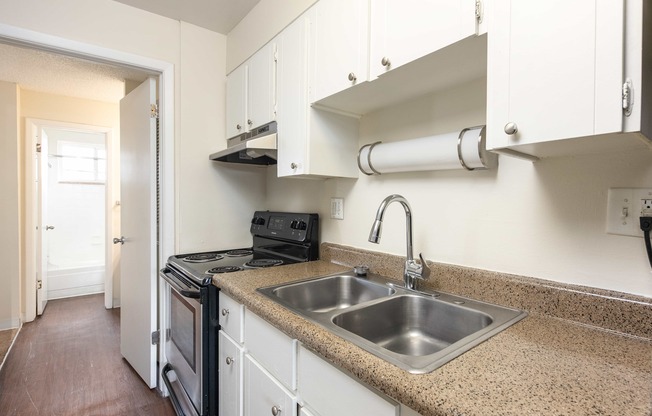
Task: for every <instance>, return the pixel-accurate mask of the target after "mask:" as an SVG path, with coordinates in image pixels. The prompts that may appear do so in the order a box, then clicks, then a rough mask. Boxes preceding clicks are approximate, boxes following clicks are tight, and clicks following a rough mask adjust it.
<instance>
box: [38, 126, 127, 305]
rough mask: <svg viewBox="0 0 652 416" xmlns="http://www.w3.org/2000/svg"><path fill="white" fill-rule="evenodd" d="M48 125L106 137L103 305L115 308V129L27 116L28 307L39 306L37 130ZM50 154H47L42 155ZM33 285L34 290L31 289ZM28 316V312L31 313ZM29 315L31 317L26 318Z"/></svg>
mask: <svg viewBox="0 0 652 416" xmlns="http://www.w3.org/2000/svg"><path fill="white" fill-rule="evenodd" d="M46 128H54V129H58V130H67V131H77V132H93V133H103V134H104V137H105V142H104V143H105V146H106V155H107V164H106V176H107V177H106V183H105V185H106V186H105V193H104V197H105V205H104V219H105V221H104V232H105V234H106V238H105V240H106V241H105V247H106V248H105V250H104V253H105V254H104V261H105V271H106V273H105V276H104V306H105V307H106V308H107V309H109V308H112V307H113V261H112V260H113V250H114V248H113V244H110V240H111V237H112V233H113V224H114V218H113V209H112V208H113V203H114V201H113V199H114V198H113V174H114V172H113V157H114V156H113V152H112V151H111V149H112V146H113V138H112V135H111V133H112V128H111V127H101V126H91V125H86V124H77V123H67V122H62V121H55V120H42V119H35V118H26V119H25V206H26V207H28V210H27V212H26V214H25V230H28V231H27V232H26V233H25V276H26V279H27V281H26V282H25V288H26V293H25V304H26V306H27V308H29V310H31V309H32V307H31V305H32V304H33V305H35V306H36V301H37V299H36V279H31V278H30V277H29V276H35V275H36V270H35V266H36V263H37V260H38V259H37V257H36V256H37V254H36V250H35V249H36V241H37V239H36V233H37V231H38V230H37V229H36V228H37V226H38V224H39V218H38V213H37V211H36V210H35V208H36V204H39V203H40V197H41V196H40V195H39V194H38V188H37V186H36V180H37V179H38V178H37V177H36V175H37V174H36V172H37V170H36V166H34V163H35V161H36V143H37V142H38V139H39V137H37V136H38V132H40V131H41V130H43V129H46ZM41 157H47V155H41ZM32 287H33V289H34V290H32ZM28 315H29V314H28ZM26 318H28V317H26Z"/></svg>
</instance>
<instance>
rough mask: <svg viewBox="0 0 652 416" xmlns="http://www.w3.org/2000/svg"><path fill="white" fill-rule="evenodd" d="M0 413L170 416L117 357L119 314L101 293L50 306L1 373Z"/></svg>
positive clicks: (25, 331) (165, 404)
mask: <svg viewBox="0 0 652 416" xmlns="http://www.w3.org/2000/svg"><path fill="white" fill-rule="evenodd" d="M0 415H3V416H13V415H16V416H18V415H20V416H31V415H34V416H54V415H56V416H68V415H90V416H96V415H97V416H114V415H157V416H158V415H165V416H167V415H170V416H172V415H174V410H173V408H172V405H171V404H170V401H169V399H167V398H162V397H159V396H158V394H157V393H156V392H155V391H154V390H150V389H149V388H148V387H147V385H146V384H145V383H144V382H143V381H142V380H141V379H140V377H139V376H138V375H137V374H136V373H135V371H134V370H133V369H132V368H131V367H130V366H129V364H127V362H126V361H125V360H124V359H123V358H122V356H121V355H120V312H119V309H112V310H106V309H105V308H104V297H103V295H91V296H82V297H77V298H70V299H60V300H54V301H50V302H48V306H47V308H46V310H45V313H44V314H43V316H42V317H40V318H38V319H36V320H35V321H34V322H30V323H27V324H25V325H24V326H23V328H22V329H21V331H20V333H19V334H18V338H17V339H16V343H15V344H14V347H13V348H12V350H11V352H10V353H9V355H8V356H7V360H6V362H5V365H4V366H3V368H2V370H1V371H0Z"/></svg>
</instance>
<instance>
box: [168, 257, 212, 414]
mask: <svg viewBox="0 0 652 416" xmlns="http://www.w3.org/2000/svg"><path fill="white" fill-rule="evenodd" d="M161 277H162V278H163V279H164V280H165V281H166V282H167V284H166V285H165V290H166V292H167V296H166V298H167V299H169V304H168V325H169V327H168V328H167V330H166V331H165V354H166V356H167V360H168V364H169V367H168V368H170V369H171V370H173V371H174V372H173V377H169V378H168V380H166V383H169V384H172V385H173V386H172V387H171V389H170V394H171V395H173V396H179V395H182V396H183V394H185V395H187V397H174V398H173V402H176V403H175V407H177V405H180V406H181V407H187V403H188V400H190V402H192V405H193V407H194V409H182V410H183V414H186V415H198V414H201V409H202V408H203V407H202V402H201V399H202V391H201V390H202V376H203V373H202V369H203V364H204V363H203V362H202V353H201V346H202V328H201V325H202V312H203V311H202V304H201V302H200V295H201V293H200V290H201V289H200V288H198V287H195V286H193V285H191V284H189V283H188V282H186V281H185V280H184V279H182V278H179V277H178V276H177V275H175V274H174V273H173V272H172V271H171V270H170V269H163V270H161ZM164 378H165V377H164ZM170 378H173V379H175V380H169V379H170ZM175 381H176V382H177V385H176V386H174V384H175V383H174V382H175ZM178 384H180V385H181V387H182V389H180V388H179V386H178ZM184 404H186V406H184ZM177 413H179V412H178V411H177Z"/></svg>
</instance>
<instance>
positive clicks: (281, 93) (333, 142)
mask: <svg viewBox="0 0 652 416" xmlns="http://www.w3.org/2000/svg"><path fill="white" fill-rule="evenodd" d="M312 21H314V9H310V10H309V11H308V12H307V13H304V14H303V15H302V16H300V17H299V18H298V19H297V20H295V21H294V22H293V23H292V24H290V25H289V26H288V27H287V28H285V30H283V32H281V34H280V35H279V36H278V38H277V48H278V63H277V85H278V97H277V107H278V114H277V120H278V164H277V173H278V176H279V177H284V176H296V177H311V178H319V177H346V178H357V177H358V167H357V164H356V154H357V146H358V140H357V137H358V120H357V119H355V118H351V117H346V116H342V115H339V114H334V113H331V112H327V111H321V110H317V109H314V108H311V107H310V103H309V99H308V96H309V89H310V82H311V79H310V77H309V65H308V57H309V33H310V25H311V23H312Z"/></svg>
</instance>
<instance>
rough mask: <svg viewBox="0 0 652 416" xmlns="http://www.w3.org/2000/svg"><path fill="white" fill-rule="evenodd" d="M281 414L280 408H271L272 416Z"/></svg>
mask: <svg viewBox="0 0 652 416" xmlns="http://www.w3.org/2000/svg"><path fill="white" fill-rule="evenodd" d="M280 414H281V406H272V416H278V415H280Z"/></svg>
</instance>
